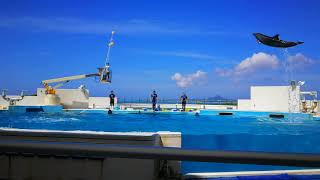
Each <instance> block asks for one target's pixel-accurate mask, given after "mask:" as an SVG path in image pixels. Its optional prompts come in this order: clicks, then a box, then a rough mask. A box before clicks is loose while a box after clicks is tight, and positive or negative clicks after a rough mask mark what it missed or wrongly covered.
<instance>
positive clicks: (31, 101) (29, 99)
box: [0, 96, 42, 107]
mask: <svg viewBox="0 0 320 180" xmlns="http://www.w3.org/2000/svg"><path fill="white" fill-rule="evenodd" d="M8 97H10V98H12V97H14V98H20V97H19V96H8ZM41 104H42V103H40V100H39V97H38V96H24V97H23V100H21V101H17V102H16V105H19V106H32V105H33V106H37V105H41ZM0 106H4V107H7V106H9V102H8V101H6V100H4V99H3V98H2V97H0Z"/></svg>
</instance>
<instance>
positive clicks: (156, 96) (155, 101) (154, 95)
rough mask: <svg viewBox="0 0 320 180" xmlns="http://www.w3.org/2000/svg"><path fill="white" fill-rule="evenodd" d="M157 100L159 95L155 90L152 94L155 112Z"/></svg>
mask: <svg viewBox="0 0 320 180" xmlns="http://www.w3.org/2000/svg"><path fill="white" fill-rule="evenodd" d="M157 98H158V95H157V93H156V91H155V90H154V91H153V92H152V94H151V102H152V109H153V110H154V111H155V110H156V105H157Z"/></svg>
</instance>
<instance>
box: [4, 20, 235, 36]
mask: <svg viewBox="0 0 320 180" xmlns="http://www.w3.org/2000/svg"><path fill="white" fill-rule="evenodd" d="M1 27H2V28H18V29H21V30H24V31H25V30H32V31H38V32H47V31H53V32H64V33H86V34H89V33H90V34H106V33H108V32H110V31H111V30H116V31H118V32H119V33H122V34H134V35H139V34H140V35H141V34H149V33H152V34H165V35H219V36H220V35H227V36H230V35H236V36H238V33H237V32H229V31H227V30H225V29H223V28H221V27H218V28H214V29H213V30H212V29H203V28H199V27H194V26H193V27H191V26H189V25H183V24H182V25H181V24H175V23H163V22H158V21H147V20H142V19H132V20H127V21H118V22H115V21H108V20H91V19H79V18H72V17H54V18H53V17H0V28H1Z"/></svg>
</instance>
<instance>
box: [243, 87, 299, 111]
mask: <svg viewBox="0 0 320 180" xmlns="http://www.w3.org/2000/svg"><path fill="white" fill-rule="evenodd" d="M250 91H251V92H250V96H251V99H250V100H248V99H239V100H238V109H239V110H251V111H275V112H300V104H301V102H300V86H296V87H292V86H252V87H251V89H250Z"/></svg>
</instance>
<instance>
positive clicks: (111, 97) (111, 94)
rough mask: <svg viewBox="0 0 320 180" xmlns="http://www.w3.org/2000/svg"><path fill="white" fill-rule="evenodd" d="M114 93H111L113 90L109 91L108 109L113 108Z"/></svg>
mask: <svg viewBox="0 0 320 180" xmlns="http://www.w3.org/2000/svg"><path fill="white" fill-rule="evenodd" d="M115 97H116V95H115V94H114V93H113V91H111V93H110V95H109V98H110V109H111V108H112V109H113V108H114V99H115Z"/></svg>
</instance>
